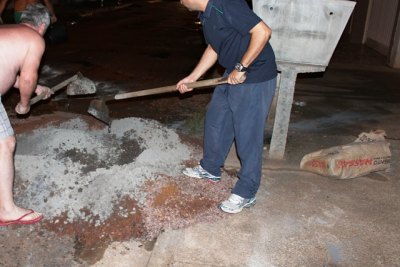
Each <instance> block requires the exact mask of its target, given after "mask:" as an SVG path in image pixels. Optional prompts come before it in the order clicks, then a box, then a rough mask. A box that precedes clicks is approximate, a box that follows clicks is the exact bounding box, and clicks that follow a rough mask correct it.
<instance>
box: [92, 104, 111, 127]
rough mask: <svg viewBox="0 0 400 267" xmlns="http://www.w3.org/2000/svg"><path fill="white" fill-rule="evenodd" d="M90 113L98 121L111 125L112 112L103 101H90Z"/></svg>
mask: <svg viewBox="0 0 400 267" xmlns="http://www.w3.org/2000/svg"><path fill="white" fill-rule="evenodd" d="M88 113H89V114H90V115H92V116H93V117H95V118H96V119H98V120H100V121H102V122H104V123H106V124H107V125H110V121H111V120H110V115H109V114H110V112H109V110H108V107H107V105H106V102H105V101H104V100H103V99H95V100H92V101H90V104H89V108H88Z"/></svg>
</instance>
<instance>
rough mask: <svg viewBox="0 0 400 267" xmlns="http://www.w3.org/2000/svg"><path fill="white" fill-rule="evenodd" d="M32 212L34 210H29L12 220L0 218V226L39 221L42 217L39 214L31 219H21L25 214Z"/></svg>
mask: <svg viewBox="0 0 400 267" xmlns="http://www.w3.org/2000/svg"><path fill="white" fill-rule="evenodd" d="M34 212H35V211H34V210H29V211H28V212H27V213H26V214H24V215H22V216H21V217H19V218H18V219H16V220H12V221H2V220H0V226H7V225H11V224H34V223H37V222H40V221H41V220H42V219H43V215H40V216H39V217H37V218H35V219H32V220H26V221H24V220H23V219H24V218H25V217H26V216H28V215H30V214H32V213H34Z"/></svg>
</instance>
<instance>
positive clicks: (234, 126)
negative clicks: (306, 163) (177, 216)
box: [177, 0, 277, 213]
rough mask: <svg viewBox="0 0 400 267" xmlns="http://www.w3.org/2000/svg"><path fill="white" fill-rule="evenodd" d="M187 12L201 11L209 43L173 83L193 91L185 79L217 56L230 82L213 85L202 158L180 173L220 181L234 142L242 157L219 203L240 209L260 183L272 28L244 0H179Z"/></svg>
mask: <svg viewBox="0 0 400 267" xmlns="http://www.w3.org/2000/svg"><path fill="white" fill-rule="evenodd" d="M181 3H182V4H183V5H184V6H185V7H187V8H188V9H189V10H191V11H200V20H201V23H202V25H203V33H204V38H205V40H206V42H207V44H208V45H207V48H206V49H205V51H204V53H203V55H202V57H201V59H200V61H199V63H198V64H197V66H196V67H195V68H194V70H193V71H192V72H191V73H190V74H189V76H187V77H185V78H184V79H182V80H181V81H179V82H178V83H177V89H178V90H179V91H180V92H181V93H185V92H188V91H191V90H193V89H192V88H187V86H186V85H185V84H186V83H190V82H194V81H197V80H198V79H199V78H200V77H201V76H202V75H203V74H204V73H205V72H206V71H207V70H208V69H209V68H211V67H212V66H213V65H214V64H215V63H216V62H217V61H218V63H219V64H220V65H222V66H223V67H224V68H225V69H226V71H225V74H224V75H225V76H227V77H228V83H227V84H224V85H219V86H217V87H216V88H215V91H214V93H213V96H212V99H211V102H210V104H209V106H208V110H207V114H206V118H205V130H204V148H203V149H204V151H203V159H202V160H201V161H200V164H199V165H198V166H196V167H194V168H186V169H184V170H183V173H184V174H185V175H187V176H189V177H193V178H198V179H206V180H208V181H211V182H219V181H220V179H221V167H222V166H223V165H224V162H225V159H226V156H227V155H228V152H229V150H230V147H231V146H232V143H233V141H234V140H235V142H236V150H237V153H238V156H239V158H240V162H241V169H240V171H239V173H238V176H239V180H238V181H237V183H236V185H235V187H234V188H233V189H232V194H231V195H230V197H229V198H228V199H227V200H226V201H224V202H222V203H221V204H220V206H219V207H220V209H221V210H223V211H225V212H228V213H238V212H240V211H241V210H242V209H243V208H245V207H250V206H252V205H254V204H255V201H256V193H257V190H258V188H259V186H260V179H261V170H262V153H263V139H264V128H265V121H266V118H267V115H268V112H269V109H270V105H271V102H272V99H273V97H274V93H275V87H276V76H277V69H276V62H275V55H274V52H273V50H272V47H271V45H270V44H269V43H268V40H269V38H270V37H271V29H270V28H269V27H268V26H267V25H266V24H265V23H264V22H263V21H262V20H261V19H260V18H259V17H258V16H257V15H256V14H255V13H254V12H253V11H252V10H251V9H250V8H249V6H248V5H247V3H246V2H245V0H181Z"/></svg>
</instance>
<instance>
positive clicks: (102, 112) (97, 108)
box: [88, 77, 228, 124]
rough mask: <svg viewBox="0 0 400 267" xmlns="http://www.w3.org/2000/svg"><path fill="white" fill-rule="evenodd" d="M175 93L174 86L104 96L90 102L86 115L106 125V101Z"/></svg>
mask: <svg viewBox="0 0 400 267" xmlns="http://www.w3.org/2000/svg"><path fill="white" fill-rule="evenodd" d="M227 82H228V80H227V78H226V77H219V78H215V79H209V80H202V81H198V82H193V83H187V84H186V86H187V87H188V88H198V89H199V88H206V87H210V86H214V85H218V84H223V83H227ZM176 91H177V90H176V85H169V86H164V87H157V88H153V89H147V90H141V91H136V92H130V93H123V94H117V95H113V96H106V97H103V98H101V99H95V100H92V101H90V104H89V109H88V113H89V114H91V115H92V116H94V117H95V118H96V119H99V120H101V121H102V122H105V123H106V124H110V116H109V113H110V112H109V110H108V107H107V105H106V101H110V100H120V99H127V98H133V97H139V96H148V95H156V94H162V93H169V92H176Z"/></svg>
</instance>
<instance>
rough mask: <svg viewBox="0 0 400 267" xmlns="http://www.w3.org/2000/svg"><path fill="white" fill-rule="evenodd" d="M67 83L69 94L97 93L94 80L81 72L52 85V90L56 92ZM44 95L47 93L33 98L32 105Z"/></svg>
mask: <svg viewBox="0 0 400 267" xmlns="http://www.w3.org/2000/svg"><path fill="white" fill-rule="evenodd" d="M67 85H68V87H67V95H89V94H94V93H96V85H95V84H94V82H93V81H92V80H90V79H88V78H86V77H84V76H83V75H82V74H81V73H80V72H78V73H77V74H75V75H74V76H72V77H70V78H68V79H66V80H64V81H62V82H61V83H59V84H57V85H55V86H53V87H51V88H50V90H51V91H52V92H53V93H55V92H57V91H58V90H60V89H62V88H64V87H65V86H67ZM44 96H45V94H40V95H37V96H35V97H34V98H32V99H31V100H30V102H29V103H30V104H31V105H33V104H36V103H37V102H39V101H40V100H42V99H43V98H44Z"/></svg>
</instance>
